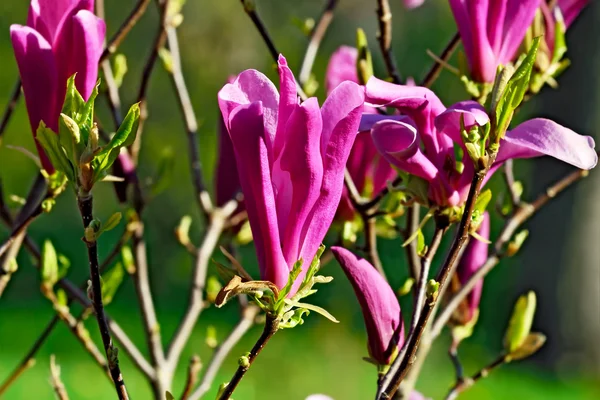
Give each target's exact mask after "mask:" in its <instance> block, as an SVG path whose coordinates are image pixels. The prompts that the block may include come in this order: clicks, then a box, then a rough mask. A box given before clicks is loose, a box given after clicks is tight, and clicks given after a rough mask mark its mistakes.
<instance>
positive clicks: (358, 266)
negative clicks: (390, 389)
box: [331, 246, 404, 365]
mask: <svg viewBox="0 0 600 400" xmlns="http://www.w3.org/2000/svg"><path fill="white" fill-rule="evenodd" d="M331 251H332V252H333V255H334V256H335V258H336V259H337V260H338V262H339V263H340V265H341V266H342V269H343V270H344V272H345V274H346V276H347V277H348V279H349V280H350V283H351V284H352V287H353V288H354V292H355V293H356V297H357V298H358V302H359V304H360V307H361V309H362V313H363V317H364V320H365V325H366V327H367V336H368V341H369V354H370V356H371V357H372V358H373V359H374V360H376V361H377V362H378V363H380V364H381V365H387V364H389V363H390V362H391V357H392V354H393V353H394V352H395V351H396V349H397V348H399V347H401V346H402V343H403V341H404V326H403V323H402V317H401V315H400V304H399V303H398V299H397V298H396V294H395V293H394V291H393V290H392V288H391V287H390V285H389V284H388V283H387V282H386V280H385V279H384V278H383V277H382V276H381V274H380V273H379V272H377V270H376V269H375V267H373V266H372V265H371V264H370V263H369V262H368V261H367V260H365V259H362V258H358V257H357V256H356V255H354V254H353V253H351V252H350V251H348V250H346V249H344V248H342V247H336V246H334V247H332V248H331Z"/></svg>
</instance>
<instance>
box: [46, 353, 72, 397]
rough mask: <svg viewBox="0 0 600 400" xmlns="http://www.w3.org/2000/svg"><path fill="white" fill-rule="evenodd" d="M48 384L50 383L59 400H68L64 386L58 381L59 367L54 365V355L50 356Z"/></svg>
mask: <svg viewBox="0 0 600 400" xmlns="http://www.w3.org/2000/svg"><path fill="white" fill-rule="evenodd" d="M50 382H51V383H52V388H53V389H54V393H55V394H56V397H57V398H58V399H59V400H69V396H68V395H67V389H65V384H64V383H63V382H62V380H61V379H60V367H59V366H58V365H57V364H56V358H55V357H54V354H52V355H51V356H50Z"/></svg>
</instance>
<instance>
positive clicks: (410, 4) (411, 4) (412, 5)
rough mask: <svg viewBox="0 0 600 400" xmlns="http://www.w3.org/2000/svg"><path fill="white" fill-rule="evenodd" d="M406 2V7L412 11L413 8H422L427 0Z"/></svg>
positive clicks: (405, 0)
mask: <svg viewBox="0 0 600 400" xmlns="http://www.w3.org/2000/svg"><path fill="white" fill-rule="evenodd" d="M403 1H404V7H406V8H408V9H411V8H417V7H420V6H421V5H422V4H423V3H424V2H425V0H403Z"/></svg>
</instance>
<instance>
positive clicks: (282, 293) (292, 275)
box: [277, 259, 304, 306]
mask: <svg viewBox="0 0 600 400" xmlns="http://www.w3.org/2000/svg"><path fill="white" fill-rule="evenodd" d="M303 263H304V261H303V260H302V259H300V260H298V261H296V263H294V267H293V268H292V271H291V272H290V275H289V276H288V281H287V284H286V285H285V286H284V288H283V289H281V291H280V292H279V298H278V299H277V306H280V305H281V304H283V302H284V301H285V299H286V297H287V296H288V294H290V292H291V290H292V286H294V282H296V278H298V275H300V272H301V271H302V264H303Z"/></svg>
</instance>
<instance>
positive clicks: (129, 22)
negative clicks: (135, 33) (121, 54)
mask: <svg viewBox="0 0 600 400" xmlns="http://www.w3.org/2000/svg"><path fill="white" fill-rule="evenodd" d="M149 3H150V0H139V1H138V2H137V4H136V5H135V6H134V7H133V10H131V13H130V14H129V16H128V17H127V19H126V20H125V21H124V22H123V24H122V25H121V27H120V28H119V29H118V30H117V33H115V34H114V36H113V37H112V38H111V39H110V41H109V42H108V45H107V46H106V49H104V52H102V56H101V57H100V62H102V61H104V60H106V59H107V58H108V57H110V55H111V54H114V53H115V52H116V51H117V49H118V47H119V46H120V45H121V42H122V41H123V40H124V39H125V37H126V36H127V35H128V34H129V32H130V31H131V29H133V27H134V26H135V24H137V22H138V20H139V19H140V18H141V17H142V15H144V13H145V12H146V9H147V8H148V4H149Z"/></svg>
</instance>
